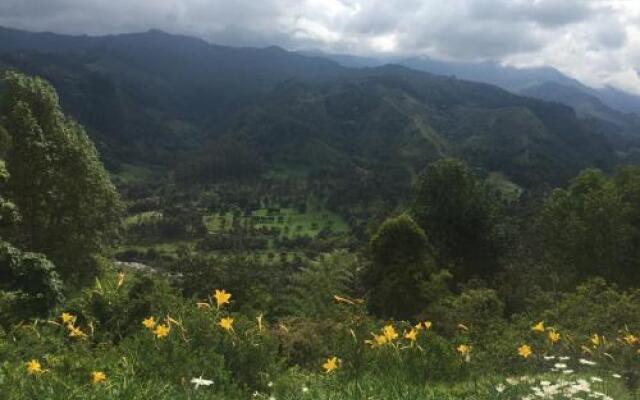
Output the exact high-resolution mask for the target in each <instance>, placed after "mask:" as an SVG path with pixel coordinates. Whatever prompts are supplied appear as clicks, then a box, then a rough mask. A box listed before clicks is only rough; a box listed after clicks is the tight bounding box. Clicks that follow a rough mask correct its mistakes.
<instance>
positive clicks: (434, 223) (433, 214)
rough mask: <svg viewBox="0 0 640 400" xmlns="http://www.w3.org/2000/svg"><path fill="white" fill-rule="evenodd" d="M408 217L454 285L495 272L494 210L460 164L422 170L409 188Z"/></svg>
mask: <svg viewBox="0 0 640 400" xmlns="http://www.w3.org/2000/svg"><path fill="white" fill-rule="evenodd" d="M411 215H412V216H413V218H414V219H415V221H416V222H417V223H418V225H420V227H421V228H422V229H424V231H425V232H426V233H427V235H428V236H429V241H430V242H431V243H432V244H433V245H434V247H435V248H436V250H437V252H438V261H439V262H440V264H441V265H451V266H453V270H454V275H455V278H456V279H457V280H466V279H468V278H470V277H472V276H484V275H487V274H491V273H493V272H495V270H496V269H497V265H498V263H497V257H498V249H499V246H498V242H497V240H496V215H497V205H496V202H495V201H493V199H492V197H491V196H490V194H489V191H488V190H487V188H486V187H485V186H484V185H483V183H482V181H481V180H479V179H478V178H477V177H475V176H474V175H473V174H472V173H471V171H470V170H469V167H468V166H467V165H466V164H465V163H464V162H463V161H461V160H457V159H445V160H440V161H437V162H435V163H433V164H431V165H429V166H428V167H427V170H426V172H425V173H424V174H423V175H422V176H421V177H420V179H419V181H418V182H417V184H416V186H415V187H414V200H413V204H412V207H411Z"/></svg>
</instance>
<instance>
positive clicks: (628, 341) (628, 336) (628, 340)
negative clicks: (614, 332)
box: [622, 333, 640, 345]
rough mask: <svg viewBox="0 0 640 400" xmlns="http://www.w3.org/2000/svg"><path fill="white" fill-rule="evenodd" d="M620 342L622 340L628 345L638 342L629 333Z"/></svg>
mask: <svg viewBox="0 0 640 400" xmlns="http://www.w3.org/2000/svg"><path fill="white" fill-rule="evenodd" d="M622 340H624V341H625V342H626V343H627V344H628V345H633V344H636V343H638V342H639V341H640V340H639V339H638V338H637V337H636V336H635V335H632V334H631V333H627V334H626V335H625V336H624V337H623V338H622Z"/></svg>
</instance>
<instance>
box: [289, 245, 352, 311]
mask: <svg viewBox="0 0 640 400" xmlns="http://www.w3.org/2000/svg"><path fill="white" fill-rule="evenodd" d="M357 265H358V261H357V259H356V257H355V256H354V255H352V254H349V253H348V252H346V251H336V252H333V253H330V254H327V255H324V256H323V257H322V258H321V259H319V260H317V261H310V262H309V263H308V264H307V265H305V266H303V267H302V268H301V269H300V270H299V271H297V272H296V273H295V274H294V275H293V276H292V277H291V282H290V283H289V293H288V294H287V295H286V296H285V297H284V305H283V308H284V312H285V314H289V315H298V316H302V317H316V318H321V319H325V318H331V317H332V316H336V310H337V308H336V307H335V306H334V305H333V304H332V303H331V302H332V299H333V297H334V296H335V295H339V296H350V295H351V294H352V292H353V287H354V281H355V274H356V270H357Z"/></svg>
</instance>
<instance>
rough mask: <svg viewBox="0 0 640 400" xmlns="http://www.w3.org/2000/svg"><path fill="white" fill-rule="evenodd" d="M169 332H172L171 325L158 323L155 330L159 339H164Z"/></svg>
mask: <svg viewBox="0 0 640 400" xmlns="http://www.w3.org/2000/svg"><path fill="white" fill-rule="evenodd" d="M169 332H171V327H169V325H165V324H162V325H158V326H157V327H156V329H154V331H153V333H154V334H155V335H156V337H157V338H158V339H164V338H165V337H167V336H169Z"/></svg>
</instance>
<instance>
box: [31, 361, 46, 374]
mask: <svg viewBox="0 0 640 400" xmlns="http://www.w3.org/2000/svg"><path fill="white" fill-rule="evenodd" d="M43 372H44V370H43V369H42V365H40V362H38V360H31V361H29V362H27V373H28V374H29V375H38V374H41V373H43Z"/></svg>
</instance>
